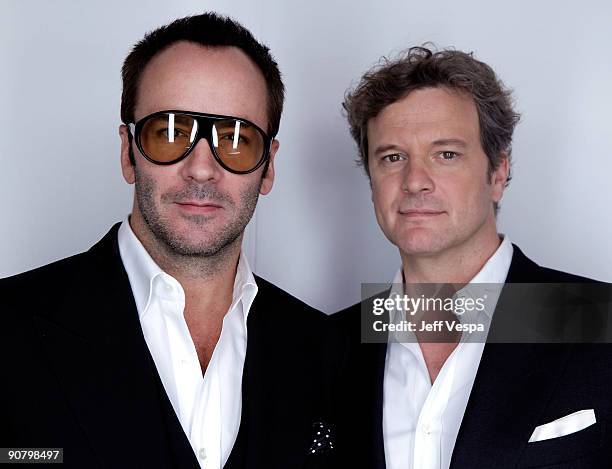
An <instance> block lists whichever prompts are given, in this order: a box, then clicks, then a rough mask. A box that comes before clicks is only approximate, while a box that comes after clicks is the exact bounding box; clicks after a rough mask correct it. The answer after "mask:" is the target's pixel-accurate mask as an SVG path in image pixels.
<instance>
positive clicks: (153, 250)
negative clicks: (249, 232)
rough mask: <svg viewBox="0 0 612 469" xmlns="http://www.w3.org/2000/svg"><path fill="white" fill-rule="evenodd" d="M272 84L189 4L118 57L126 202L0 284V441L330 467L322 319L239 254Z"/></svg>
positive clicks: (247, 40)
mask: <svg viewBox="0 0 612 469" xmlns="http://www.w3.org/2000/svg"><path fill="white" fill-rule="evenodd" d="M283 97H284V87H283V83H282V81H281V76H280V72H279V70H278V67H277V64H276V62H275V61H274V60H273V58H272V57H271V55H270V53H269V51H268V48H267V47H265V46H263V45H262V44H260V43H258V42H257V41H256V40H255V39H254V38H253V36H252V35H251V33H250V32H249V31H247V30H246V29H245V28H243V27H242V26H241V25H239V24H238V23H236V22H235V21H232V20H231V19H229V18H225V17H221V16H217V15H215V14H202V15H199V16H192V17H186V18H182V19H179V20H176V21H174V22H173V23H171V24H169V25H167V26H165V27H161V28H159V29H157V30H155V31H153V32H151V33H149V34H147V35H146V36H145V37H144V39H143V40H141V41H140V42H139V43H138V44H136V46H135V47H134V48H133V50H132V51H131V53H130V54H129V55H128V57H127V58H126V60H125V62H124V64H123V95H122V102H121V118H122V121H123V124H122V125H121V126H120V128H119V134H120V136H121V166H122V171H123V176H124V178H125V180H126V181H127V182H128V183H129V184H134V185H135V195H134V205H133V209H132V213H131V215H130V216H129V217H128V218H127V219H125V220H124V221H123V222H122V223H118V224H116V225H115V226H113V227H112V228H111V230H110V231H109V232H108V233H107V234H106V235H105V236H104V238H103V239H102V240H101V241H99V242H98V243H97V244H96V245H95V246H93V247H92V248H91V249H90V250H89V251H87V252H85V253H82V254H78V255H76V256H74V257H70V258H68V259H64V260H61V261H59V262H56V263H53V264H50V265H47V266H44V267H41V268H39V269H36V270H33V271H31V272H26V273H24V274H21V275H17V276H15V277H11V278H8V279H4V280H2V281H1V283H0V292H1V293H0V297H1V298H2V301H3V306H2V321H3V325H2V326H3V327H2V329H1V330H2V336H1V338H0V344H1V345H0V347H1V350H0V357H2V367H1V368H2V370H3V373H4V375H5V378H6V379H5V380H4V384H3V385H2V390H1V391H0V397H1V398H0V420H1V424H0V446H2V447H45V448H63V451H64V453H63V459H64V466H65V467H74V468H94V467H109V468H111V467H112V468H124V467H125V468H135V467H150V468H166V467H180V468H189V467H205V468H207V469H209V468H210V469H214V468H221V467H225V468H247V467H248V468H266V469H268V468H289V467H290V468H303V467H313V468H315V467H329V466H328V464H330V463H331V462H330V461H331V457H332V456H333V454H334V451H333V450H334V448H333V435H332V434H331V428H332V425H331V422H330V421H329V418H328V415H329V411H330V409H329V405H330V403H329V402H328V396H329V392H328V391H329V390H328V389H327V386H328V383H329V381H328V379H327V377H328V373H330V372H331V371H330V370H331V361H330V358H329V356H328V350H327V343H328V342H327V340H326V338H325V337H326V336H325V331H324V328H323V324H322V321H323V317H324V315H323V314H322V313H320V312H318V311H315V310H313V309H312V308H309V307H308V306H307V305H305V304H303V303H301V302H300V301H298V300H297V299H295V298H293V297H292V296H290V295H289V294H287V293H285V292H283V291H281V290H280V289H279V288H277V287H275V286H274V285H272V284H270V283H269V282H267V281H265V280H264V279H262V278H260V277H258V276H256V275H254V274H253V273H252V272H251V269H250V267H249V264H248V262H247V259H246V257H245V256H244V255H243V254H242V252H241V242H242V238H243V234H244V229H245V226H246V225H247V223H248V221H249V220H250V218H251V216H252V214H253V211H254V210H255V206H256V204H257V199H258V196H259V194H263V195H265V194H267V193H268V192H270V190H271V189H272V183H273V181H274V157H275V155H276V152H277V150H278V147H279V143H278V141H277V140H276V139H275V136H276V134H277V131H278V128H279V121H280V116H281V111H282V107H283Z"/></svg>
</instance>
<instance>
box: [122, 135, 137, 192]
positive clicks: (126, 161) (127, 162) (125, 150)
mask: <svg viewBox="0 0 612 469" xmlns="http://www.w3.org/2000/svg"><path fill="white" fill-rule="evenodd" d="M128 133H129V130H128V127H127V125H125V124H121V125H120V126H119V136H120V137H121V172H122V173H123V179H125V182H127V183H128V184H134V181H135V180H136V177H135V176H134V165H133V164H132V161H131V159H130V140H131V138H130V137H129V135H128Z"/></svg>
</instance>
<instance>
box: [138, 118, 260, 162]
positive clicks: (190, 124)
mask: <svg viewBox="0 0 612 469" xmlns="http://www.w3.org/2000/svg"><path fill="white" fill-rule="evenodd" d="M128 127H129V129H130V132H132V134H133V135H134V140H135V142H136V146H137V147H138V149H139V150H140V153H142V155H143V156H144V157H145V158H146V159H147V160H149V161H150V162H151V163H155V164H159V165H170V164H174V163H178V162H179V161H181V160H183V159H185V158H187V156H189V154H190V153H191V152H192V150H193V149H194V148H195V146H196V144H197V143H198V142H199V140H200V139H201V138H204V139H206V141H207V142H208V145H209V147H210V150H211V151H212V154H213V155H214V157H215V159H216V160H217V162H218V163H219V164H220V165H221V166H222V167H223V168H224V169H225V170H227V171H229V172H231V173H235V174H247V173H251V172H253V171H255V170H256V169H257V168H259V167H260V166H261V165H262V163H263V162H264V161H266V160H267V159H268V156H269V154H270V144H271V142H272V139H271V138H270V137H269V136H268V134H266V132H264V131H263V130H262V129H261V128H259V127H258V126H257V125H255V124H254V123H253V122H250V121H248V120H246V119H242V118H238V117H232V116H223V115H217V114H203V113H200V112H189V111H173V110H170V111H159V112H154V113H153V114H149V115H148V116H145V117H143V118H142V119H140V120H139V121H138V122H136V123H135V124H128Z"/></svg>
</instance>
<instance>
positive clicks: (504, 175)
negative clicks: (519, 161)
mask: <svg viewBox="0 0 612 469" xmlns="http://www.w3.org/2000/svg"><path fill="white" fill-rule="evenodd" d="M509 175H510V160H509V159H508V154H507V153H506V152H502V153H501V155H500V159H499V164H498V166H497V169H495V170H494V171H493V172H492V173H491V180H490V182H491V197H492V199H493V202H499V201H500V200H501V199H502V197H503V195H504V189H505V188H506V182H507V181H508V176H509Z"/></svg>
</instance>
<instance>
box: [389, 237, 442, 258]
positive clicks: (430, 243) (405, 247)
mask: <svg viewBox="0 0 612 469" xmlns="http://www.w3.org/2000/svg"><path fill="white" fill-rule="evenodd" d="M423 231H425V230H423ZM394 244H395V245H396V246H397V247H398V248H399V249H400V251H401V252H402V253H404V254H406V255H409V256H423V257H428V256H435V255H437V254H439V253H441V252H442V251H444V250H445V249H446V247H447V243H446V242H445V241H444V239H443V238H441V237H440V236H439V235H437V234H436V233H432V232H427V233H424V232H421V233H411V235H410V236H403V237H401V238H400V239H399V240H398V242H396V243H394Z"/></svg>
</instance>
